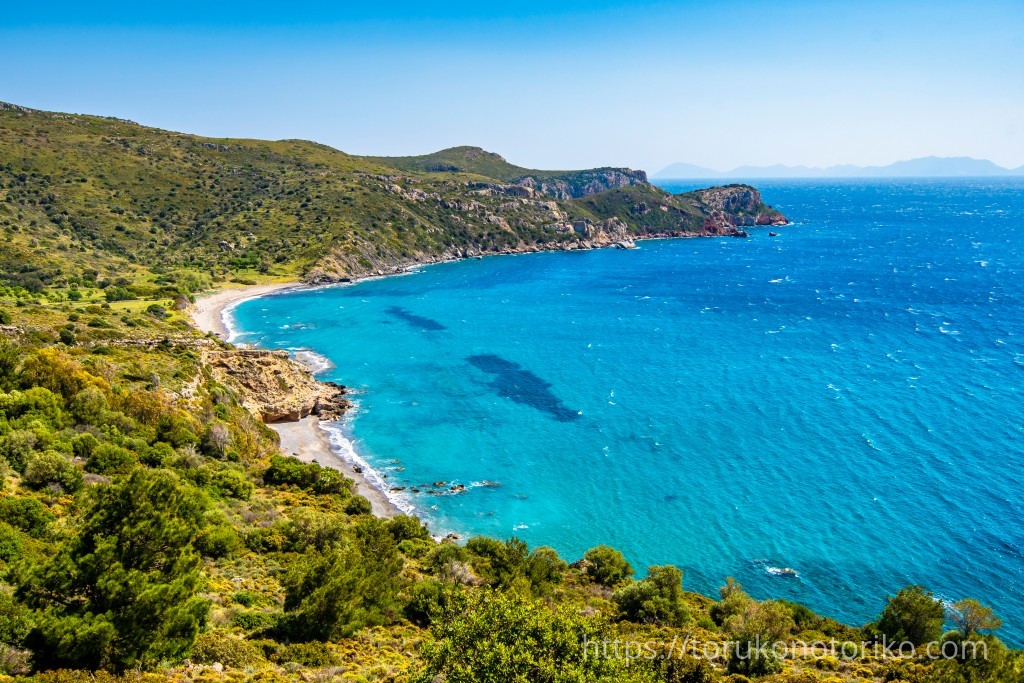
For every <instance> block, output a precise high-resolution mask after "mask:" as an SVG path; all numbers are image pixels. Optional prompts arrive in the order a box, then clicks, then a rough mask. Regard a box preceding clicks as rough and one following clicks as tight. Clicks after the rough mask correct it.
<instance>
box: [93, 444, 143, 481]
mask: <svg viewBox="0 0 1024 683" xmlns="http://www.w3.org/2000/svg"><path fill="white" fill-rule="evenodd" d="M134 465H135V455H134V454H133V453H132V452H131V451H129V450H128V449H127V448H121V447H120V446H118V445H116V444H112V443H101V444H100V445H98V446H96V447H95V448H94V449H93V451H92V453H91V454H90V455H89V459H88V460H87V461H86V463H85V469H86V471H88V472H94V473H96V474H123V473H125V472H127V471H128V470H130V469H131V468H132V467H133V466H134Z"/></svg>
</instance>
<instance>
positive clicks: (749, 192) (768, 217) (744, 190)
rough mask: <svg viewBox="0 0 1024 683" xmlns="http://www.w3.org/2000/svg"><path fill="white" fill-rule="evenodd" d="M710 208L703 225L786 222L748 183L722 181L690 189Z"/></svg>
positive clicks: (718, 225) (709, 226)
mask: <svg viewBox="0 0 1024 683" xmlns="http://www.w3.org/2000/svg"><path fill="white" fill-rule="evenodd" d="M693 194H694V195H696V196H697V197H698V198H699V199H700V201H701V202H703V203H704V204H706V205H707V206H708V207H709V208H710V209H711V214H710V216H709V217H708V223H707V224H706V226H705V227H707V228H711V229H715V228H719V229H720V228H722V227H723V226H733V227H736V226H741V225H785V224H786V222H787V221H786V217H785V216H783V215H782V214H781V213H779V212H778V211H775V210H774V209H772V208H771V207H769V206H766V205H765V204H764V202H762V201H761V193H760V192H758V191H757V190H756V189H755V188H753V187H750V186H749V185H724V186H722V187H710V188H708V189H706V190H697V191H696V192H694V193H693Z"/></svg>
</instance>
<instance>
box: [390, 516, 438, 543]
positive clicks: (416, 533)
mask: <svg viewBox="0 0 1024 683" xmlns="http://www.w3.org/2000/svg"><path fill="white" fill-rule="evenodd" d="M387 530H388V533H389V534H391V536H392V537H393V538H394V539H395V541H396V542H399V543H400V542H402V541H405V540H411V539H422V540H426V539H428V538H430V531H428V530H427V527H426V525H424V524H423V523H422V522H420V520H418V519H416V518H415V517H410V516H409V515H398V516H396V517H392V518H391V519H389V520H388V521H387Z"/></svg>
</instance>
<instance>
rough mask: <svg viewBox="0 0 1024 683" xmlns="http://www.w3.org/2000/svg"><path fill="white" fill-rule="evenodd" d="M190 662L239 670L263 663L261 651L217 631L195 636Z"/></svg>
mask: <svg viewBox="0 0 1024 683" xmlns="http://www.w3.org/2000/svg"><path fill="white" fill-rule="evenodd" d="M192 660H193V661H194V662H196V663H198V664H218V663H219V664H223V665H224V666H230V667H234V668H236V669H241V668H244V667H247V666H255V665H256V664H259V663H260V662H262V661H264V658H263V651H262V650H260V649H259V648H258V647H256V646H255V645H253V644H252V643H248V642H246V641H244V640H242V639H241V638H238V637H236V636H233V635H230V634H228V633H224V632H219V631H208V632H206V633H200V634H199V635H198V636H196V640H195V643H194V644H193V645H192Z"/></svg>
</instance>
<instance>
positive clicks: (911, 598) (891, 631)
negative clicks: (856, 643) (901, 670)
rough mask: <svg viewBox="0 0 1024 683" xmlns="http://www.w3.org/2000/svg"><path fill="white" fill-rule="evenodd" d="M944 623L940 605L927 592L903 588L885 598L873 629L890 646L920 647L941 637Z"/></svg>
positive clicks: (918, 587) (922, 588) (923, 589)
mask: <svg viewBox="0 0 1024 683" xmlns="http://www.w3.org/2000/svg"><path fill="white" fill-rule="evenodd" d="M945 621H946V614H945V611H944V610H943V609H942V604H941V603H940V602H938V601H937V600H935V596H933V595H932V593H931V591H929V590H928V589H926V588H925V587H923V586H907V587H906V588H904V589H902V590H901V591H900V592H899V593H897V594H896V595H894V596H891V597H890V598H889V599H888V601H887V602H886V605H885V609H884V610H883V611H882V615H881V616H880V617H879V619H878V622H877V625H876V626H877V629H878V632H879V633H881V634H882V635H884V636H885V637H886V638H887V639H888V641H889V642H890V643H900V642H903V641H909V642H911V643H913V644H914V645H923V644H924V643H930V642H933V641H937V640H938V639H939V638H940V637H941V636H942V625H943V623H944V622H945Z"/></svg>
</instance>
